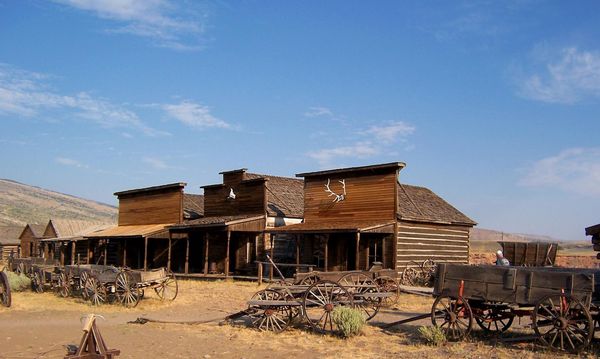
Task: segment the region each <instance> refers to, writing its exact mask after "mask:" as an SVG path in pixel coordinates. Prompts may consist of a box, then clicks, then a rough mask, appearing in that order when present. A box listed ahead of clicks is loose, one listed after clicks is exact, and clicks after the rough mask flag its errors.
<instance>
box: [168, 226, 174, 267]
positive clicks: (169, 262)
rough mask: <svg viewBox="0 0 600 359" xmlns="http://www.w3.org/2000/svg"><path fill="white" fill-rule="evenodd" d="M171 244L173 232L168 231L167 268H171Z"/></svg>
mask: <svg viewBox="0 0 600 359" xmlns="http://www.w3.org/2000/svg"><path fill="white" fill-rule="evenodd" d="M172 245H173V233H171V231H169V250H168V252H167V269H168V270H171V247H172Z"/></svg>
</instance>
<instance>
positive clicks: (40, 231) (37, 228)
mask: <svg viewBox="0 0 600 359" xmlns="http://www.w3.org/2000/svg"><path fill="white" fill-rule="evenodd" d="M27 228H29V229H30V230H31V232H32V233H33V236H34V237H36V238H41V237H42V236H43V235H44V229H46V225H45V224H37V223H33V224H32V223H27V224H26V225H25V227H24V228H23V230H22V231H21V234H19V238H21V236H22V235H23V233H25V231H26V230H27Z"/></svg>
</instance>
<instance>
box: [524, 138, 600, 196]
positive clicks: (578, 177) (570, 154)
mask: <svg viewBox="0 0 600 359" xmlns="http://www.w3.org/2000/svg"><path fill="white" fill-rule="evenodd" d="M519 184H520V185H522V186H528V187H547V188H557V189H560V190H563V191H566V192H572V193H578V194H582V195H592V196H600V148H599V147H594V148H570V149H566V150H564V151H561V152H560V153H558V154H557V155H554V156H550V157H546V158H543V159H541V160H539V161H537V162H535V163H533V165H532V166H531V167H530V168H529V169H528V171H527V173H526V175H525V176H524V177H523V178H522V179H521V180H520V181H519Z"/></svg>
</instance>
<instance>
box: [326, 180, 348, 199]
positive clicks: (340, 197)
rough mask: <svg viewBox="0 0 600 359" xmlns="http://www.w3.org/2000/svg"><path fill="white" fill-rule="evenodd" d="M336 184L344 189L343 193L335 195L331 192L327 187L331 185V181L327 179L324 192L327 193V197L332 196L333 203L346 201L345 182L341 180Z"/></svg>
mask: <svg viewBox="0 0 600 359" xmlns="http://www.w3.org/2000/svg"><path fill="white" fill-rule="evenodd" d="M338 182H339V183H341V184H342V188H343V189H344V193H342V194H337V193H335V192H333V191H332V190H331V188H329V185H330V184H331V180H330V179H329V178H328V179H327V184H326V185H325V192H327V193H329V196H328V197H331V196H334V198H333V203H337V202H341V201H343V200H345V199H346V180H341V181H338Z"/></svg>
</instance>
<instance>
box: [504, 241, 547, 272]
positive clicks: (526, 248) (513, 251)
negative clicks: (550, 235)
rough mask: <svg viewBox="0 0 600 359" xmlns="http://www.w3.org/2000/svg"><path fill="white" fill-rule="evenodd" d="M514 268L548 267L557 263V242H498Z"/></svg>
mask: <svg viewBox="0 0 600 359" xmlns="http://www.w3.org/2000/svg"><path fill="white" fill-rule="evenodd" d="M498 244H500V246H501V247H502V252H503V254H504V257H505V258H506V259H508V261H509V262H510V264H511V265H513V266H526V267H547V266H553V265H554V263H556V255H557V253H558V243H556V242H505V241H502V242H498Z"/></svg>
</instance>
